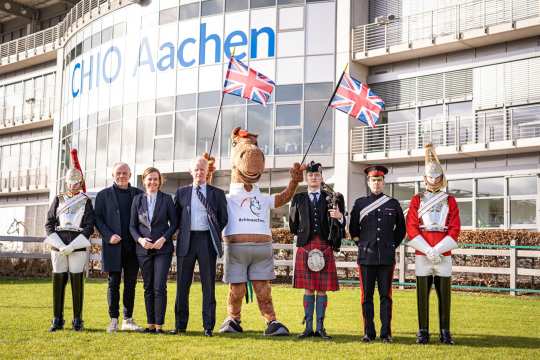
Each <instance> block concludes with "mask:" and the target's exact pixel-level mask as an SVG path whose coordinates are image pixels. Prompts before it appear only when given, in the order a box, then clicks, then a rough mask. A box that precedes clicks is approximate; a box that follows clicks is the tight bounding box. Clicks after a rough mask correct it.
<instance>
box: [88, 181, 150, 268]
mask: <svg viewBox="0 0 540 360" xmlns="http://www.w3.org/2000/svg"><path fill="white" fill-rule="evenodd" d="M128 190H129V191H130V193H131V198H132V199H133V198H135V196H136V195H138V194H140V193H142V192H143V191H142V190H141V189H139V188H136V187H133V186H130V187H129V188H128ZM128 212H129V213H131V207H130V208H129V209H128ZM95 213H96V227H97V228H98V230H99V232H100V234H101V238H102V259H103V271H106V272H111V271H122V246H123V247H124V248H125V249H127V250H128V251H129V252H132V253H133V256H135V243H134V242H133V241H132V239H122V241H121V242H119V243H118V244H111V243H110V242H109V240H110V239H111V236H113V235H114V234H117V235H120V236H121V234H122V224H120V208H119V205H118V199H117V197H116V194H115V193H114V187H113V186H110V187H108V188H105V189H103V190H101V191H100V192H98V193H97V195H96V206H95Z"/></svg>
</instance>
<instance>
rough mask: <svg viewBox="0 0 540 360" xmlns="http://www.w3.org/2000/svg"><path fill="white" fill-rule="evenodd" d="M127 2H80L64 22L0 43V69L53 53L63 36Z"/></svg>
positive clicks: (89, 0)
mask: <svg viewBox="0 0 540 360" xmlns="http://www.w3.org/2000/svg"><path fill="white" fill-rule="evenodd" d="M130 2H131V1H129V0H82V1H80V2H78V3H77V4H76V5H75V6H73V7H72V8H71V10H70V11H69V12H68V13H67V14H66V16H65V17H64V20H62V21H61V22H59V23H58V24H57V25H55V26H52V27H50V28H48V29H45V30H42V31H38V32H35V33H32V34H30V35H27V36H24V37H21V38H19V39H15V40H12V41H9V42H6V43H3V44H0V66H1V65H6V64H10V63H13V62H17V61H19V60H21V59H23V58H28V57H32V56H35V55H40V54H44V53H47V52H49V51H53V50H55V49H56V48H58V47H60V46H62V43H63V41H64V39H65V37H66V35H69V34H70V33H71V32H72V31H73V30H74V29H75V28H78V27H80V26H82V25H84V24H86V23H87V22H90V21H92V20H94V18H96V17H99V16H101V15H103V14H106V13H108V12H109V11H111V10H114V9H117V8H118V7H121V6H122V5H126V4H129V3H130Z"/></svg>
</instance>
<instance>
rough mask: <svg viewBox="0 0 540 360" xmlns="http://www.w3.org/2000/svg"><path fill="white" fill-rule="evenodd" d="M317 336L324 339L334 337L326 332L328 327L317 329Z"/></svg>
mask: <svg viewBox="0 0 540 360" xmlns="http://www.w3.org/2000/svg"><path fill="white" fill-rule="evenodd" d="M314 336H315V337H320V338H321V339H324V340H331V339H332V337H331V336H329V335H328V334H327V333H326V329H321V330H317V331H315V335H314Z"/></svg>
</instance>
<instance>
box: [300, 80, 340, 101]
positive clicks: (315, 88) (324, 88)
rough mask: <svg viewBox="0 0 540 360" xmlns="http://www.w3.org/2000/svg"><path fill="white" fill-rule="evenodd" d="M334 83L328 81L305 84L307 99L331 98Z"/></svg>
mask: <svg viewBox="0 0 540 360" xmlns="http://www.w3.org/2000/svg"><path fill="white" fill-rule="evenodd" d="M333 85H334V84H332V83H330V82H326V83H314V84H306V85H305V94H304V96H305V99H306V100H326V99H329V98H330V96H331V95H332V92H333V91H334V87H333Z"/></svg>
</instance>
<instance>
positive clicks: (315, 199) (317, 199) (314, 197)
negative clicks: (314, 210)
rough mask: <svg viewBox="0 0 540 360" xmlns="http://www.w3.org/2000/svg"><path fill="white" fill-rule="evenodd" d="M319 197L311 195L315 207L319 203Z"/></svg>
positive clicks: (314, 193)
mask: <svg viewBox="0 0 540 360" xmlns="http://www.w3.org/2000/svg"><path fill="white" fill-rule="evenodd" d="M317 195H319V193H316V192H312V193H311V202H312V203H313V205H317V202H318V201H319V197H318V196H317Z"/></svg>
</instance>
